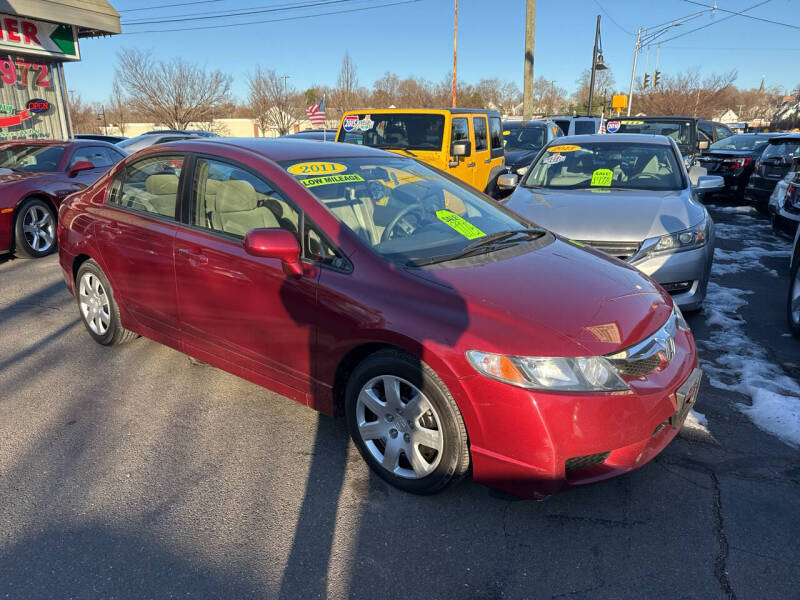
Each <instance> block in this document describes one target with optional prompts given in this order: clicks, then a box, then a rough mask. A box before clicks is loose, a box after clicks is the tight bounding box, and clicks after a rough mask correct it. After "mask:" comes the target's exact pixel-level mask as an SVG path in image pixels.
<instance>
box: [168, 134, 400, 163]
mask: <svg viewBox="0 0 800 600" xmlns="http://www.w3.org/2000/svg"><path fill="white" fill-rule="evenodd" d="M220 146H231V147H235V148H241V149H243V150H249V151H250V152H253V153H255V154H259V155H261V156H263V157H264V158H268V159H269V160H273V161H275V162H280V161H283V160H297V159H303V158H315V159H325V158H345V157H362V156H363V157H370V156H372V157H378V156H384V157H393V158H397V156H398V155H397V154H393V153H391V152H386V151H385V150H379V149H377V148H371V147H370V146H362V145H360V144H338V143H330V144H320V143H319V142H318V141H315V140H309V139H292V137H285V138H222V137H220V138H186V139H183V140H178V141H175V142H169V143H167V144H160V145H158V146H152V147H153V148H168V149H173V150H174V149H180V150H185V151H187V152H211V153H213V152H217V151H219V149H220Z"/></svg>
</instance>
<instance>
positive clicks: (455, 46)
mask: <svg viewBox="0 0 800 600" xmlns="http://www.w3.org/2000/svg"><path fill="white" fill-rule="evenodd" d="M457 50H458V0H456V9H455V14H454V17H453V108H455V107H456V82H457V78H456V64H457V62H458V61H457V60H456V59H457V58H458V52H457Z"/></svg>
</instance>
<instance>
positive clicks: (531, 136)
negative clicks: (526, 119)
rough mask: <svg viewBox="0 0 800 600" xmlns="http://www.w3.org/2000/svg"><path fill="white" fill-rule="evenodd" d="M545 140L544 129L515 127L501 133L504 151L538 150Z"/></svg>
mask: <svg viewBox="0 0 800 600" xmlns="http://www.w3.org/2000/svg"><path fill="white" fill-rule="evenodd" d="M506 132H508V133H506ZM546 139H547V136H546V135H545V130H544V127H537V126H534V127H517V128H516V129H506V130H505V131H504V132H503V143H504V144H505V149H506V150H538V149H539V148H541V147H542V146H544V143H545V140H546Z"/></svg>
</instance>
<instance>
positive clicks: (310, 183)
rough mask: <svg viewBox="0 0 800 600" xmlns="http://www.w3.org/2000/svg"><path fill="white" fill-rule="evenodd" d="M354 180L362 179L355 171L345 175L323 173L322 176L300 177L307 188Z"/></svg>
mask: <svg viewBox="0 0 800 600" xmlns="http://www.w3.org/2000/svg"><path fill="white" fill-rule="evenodd" d="M354 181H364V178H363V177H362V176H361V175H356V174H355V173H348V174H347V175H324V176H322V177H309V178H308V179H301V180H300V183H302V184H303V185H304V186H306V187H307V188H311V187H317V186H318V185H330V184H332V183H351V182H354Z"/></svg>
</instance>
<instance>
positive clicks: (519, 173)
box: [517, 167, 528, 177]
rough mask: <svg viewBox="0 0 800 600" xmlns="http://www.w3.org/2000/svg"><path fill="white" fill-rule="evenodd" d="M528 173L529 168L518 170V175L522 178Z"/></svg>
mask: <svg viewBox="0 0 800 600" xmlns="http://www.w3.org/2000/svg"><path fill="white" fill-rule="evenodd" d="M527 172H528V167H520V168H519V169H517V175H519V176H520V177H521V176H523V175H525V173H527Z"/></svg>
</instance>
